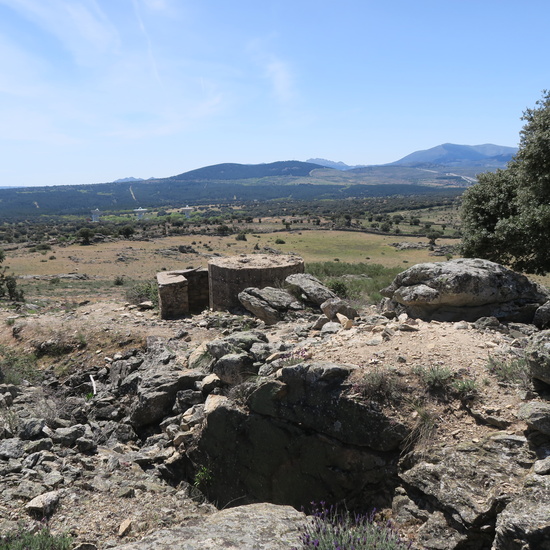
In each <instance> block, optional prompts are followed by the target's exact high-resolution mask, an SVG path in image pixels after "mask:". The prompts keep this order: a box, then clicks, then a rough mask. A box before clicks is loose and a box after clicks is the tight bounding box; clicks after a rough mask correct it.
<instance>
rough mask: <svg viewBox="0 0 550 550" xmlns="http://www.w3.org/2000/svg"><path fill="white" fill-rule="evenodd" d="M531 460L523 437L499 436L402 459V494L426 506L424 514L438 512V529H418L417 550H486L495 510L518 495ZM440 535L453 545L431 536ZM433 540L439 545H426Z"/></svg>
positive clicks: (492, 528) (488, 544) (495, 515)
mask: <svg viewBox="0 0 550 550" xmlns="http://www.w3.org/2000/svg"><path fill="white" fill-rule="evenodd" d="M534 461H535V455H534V453H533V452H532V451H531V449H530V448H529V444H528V441H527V439H526V438H525V437H523V436H517V435H509V434H508V433H504V432H501V433H497V434H495V435H494V436H492V437H489V438H487V439H485V440H483V441H481V442H479V443H476V442H472V443H461V444H458V445H456V446H447V447H444V448H430V449H427V450H426V451H424V452H421V451H414V452H412V453H409V455H407V456H405V457H404V458H403V459H402V461H401V464H400V466H401V473H400V477H401V479H402V480H403V482H404V483H405V486H406V487H407V491H408V492H409V494H410V495H411V496H412V497H413V498H414V499H415V501H416V502H418V503H421V504H423V505H424V506H426V503H429V505H428V506H427V511H430V510H439V511H441V512H442V513H443V516H441V517H440V520H439V521H437V522H435V523H436V524H437V525H435V524H434V525H432V526H430V524H429V523H428V522H427V524H426V525H425V527H424V528H423V539H424V540H422V542H423V546H422V548H429V549H430V550H431V549H434V550H435V549H436V548H437V549H441V548H446V549H448V550H451V549H452V550H458V549H459V548H489V547H490V545H491V542H492V538H493V535H494V524H495V521H496V518H497V517H498V514H499V512H500V511H501V510H502V509H503V508H504V506H505V505H506V504H507V503H508V502H510V501H511V500H512V499H514V498H515V497H516V496H517V495H518V493H520V492H521V490H522V487H523V483H524V478H525V474H526V470H528V469H529V467H530V466H531V465H532V464H533V463H534ZM443 521H444V523H445V525H444V529H442V526H443V523H442V522H443ZM434 529H435V533H434V532H433V531H434ZM443 531H445V533H446V534H445V539H446V540H447V541H448V542H449V543H450V542H451V541H453V540H454V541H455V543H453V544H447V545H443V542H444V541H441V539H440V538H439V536H435V537H434V535H436V534H437V533H438V532H439V533H441V532H443ZM433 538H435V539H439V540H438V543H441V544H440V545H435V546H434V545H431V544H430V545H428V544H426V542H427V541H428V540H430V539H433ZM465 541H467V542H466V544H464V542H465ZM468 543H469V544H468ZM498 548H499V549H500V548H508V547H500V546H499V547H498ZM509 548H510V549H511V548H514V550H515V549H516V548H517V549H518V550H519V549H523V548H535V547H534V546H533V547H531V546H510V547H509Z"/></svg>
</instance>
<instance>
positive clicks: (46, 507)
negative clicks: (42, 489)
mask: <svg viewBox="0 0 550 550" xmlns="http://www.w3.org/2000/svg"><path fill="white" fill-rule="evenodd" d="M60 497H61V493H60V492H59V491H49V492H47V493H43V494H41V495H38V496H37V497H35V498H33V499H32V500H31V501H30V502H28V503H27V505H26V506H25V510H27V512H31V513H33V514H36V515H39V516H42V517H44V516H49V515H50V514H51V513H52V512H53V511H54V509H55V507H56V506H57V504H58V502H59V499H60Z"/></svg>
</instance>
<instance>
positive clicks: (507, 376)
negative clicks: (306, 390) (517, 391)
mask: <svg viewBox="0 0 550 550" xmlns="http://www.w3.org/2000/svg"><path fill="white" fill-rule="evenodd" d="M487 370H488V371H489V372H490V373H491V374H493V375H494V376H496V378H497V380H498V381H499V382H503V383H505V384H517V385H519V386H520V387H521V388H524V389H529V388H530V387H531V375H530V369H529V363H528V362H527V360H526V359H524V358H516V359H500V360H499V359H496V358H495V357H492V356H491V355H489V357H488V359H487Z"/></svg>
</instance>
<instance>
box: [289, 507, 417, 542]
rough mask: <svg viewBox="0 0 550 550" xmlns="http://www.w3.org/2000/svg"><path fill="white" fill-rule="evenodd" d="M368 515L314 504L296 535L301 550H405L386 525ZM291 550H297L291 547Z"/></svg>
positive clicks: (395, 534) (395, 533)
mask: <svg viewBox="0 0 550 550" xmlns="http://www.w3.org/2000/svg"><path fill="white" fill-rule="evenodd" d="M374 516H375V511H374V510H373V511H372V512H371V513H370V514H365V515H361V514H351V513H349V512H348V511H343V512H341V511H339V510H338V509H337V507H335V506H331V507H330V508H327V507H326V506H325V503H324V502H321V503H320V506H316V505H314V510H313V515H312V516H311V518H309V519H308V520H307V522H306V524H305V525H304V526H303V528H302V530H301V533H300V540H301V543H302V546H301V548H303V549H306V548H318V549H319V550H336V549H339V550H374V549H377V550H405V549H406V548H410V544H409V543H406V542H405V541H403V540H402V539H401V537H400V536H399V534H398V533H397V531H396V530H395V529H394V527H393V525H392V524H391V523H390V522H385V523H380V522H378V521H376V520H375V519H374ZM293 550H298V548H294V549H293Z"/></svg>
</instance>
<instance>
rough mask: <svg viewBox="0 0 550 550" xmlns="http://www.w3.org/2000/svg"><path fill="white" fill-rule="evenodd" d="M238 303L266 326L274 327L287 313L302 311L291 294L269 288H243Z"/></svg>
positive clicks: (301, 307)
mask: <svg viewBox="0 0 550 550" xmlns="http://www.w3.org/2000/svg"><path fill="white" fill-rule="evenodd" d="M239 302H241V304H242V305H243V306H244V307H245V308H246V309H247V310H248V311H250V312H251V313H252V314H254V315H255V316H256V317H258V318H259V319H261V320H262V321H264V323H265V324H266V325H274V324H275V323H277V322H278V321H282V320H283V319H285V318H286V314H287V313H288V312H289V311H293V312H296V311H299V310H302V309H303V306H302V305H301V304H300V302H298V301H297V300H296V298H294V296H292V294H290V293H288V292H287V291H286V290H283V289H280V288H272V287H269V286H268V287H265V288H262V289H259V288H253V287H250V288H245V289H244V290H243V291H242V292H239Z"/></svg>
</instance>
